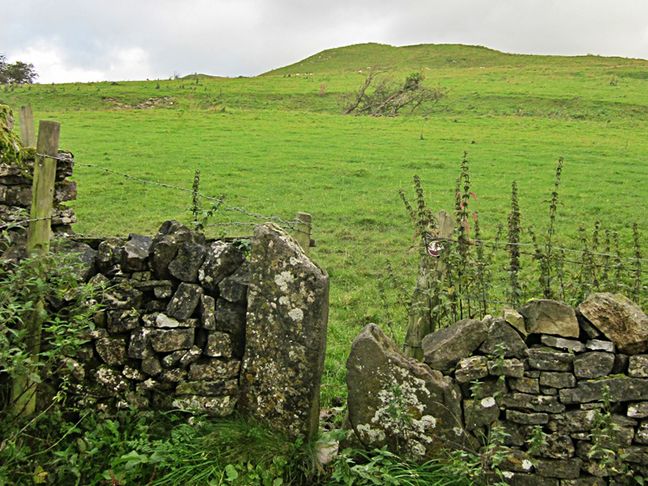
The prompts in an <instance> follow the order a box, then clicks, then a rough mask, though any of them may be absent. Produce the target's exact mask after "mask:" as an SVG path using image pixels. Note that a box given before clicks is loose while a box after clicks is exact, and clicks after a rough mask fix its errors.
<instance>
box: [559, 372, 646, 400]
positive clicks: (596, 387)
mask: <svg viewBox="0 0 648 486" xmlns="http://www.w3.org/2000/svg"><path fill="white" fill-rule="evenodd" d="M606 389H607V390H609V397H610V401H612V402H628V401H633V402H634V401H641V400H648V380H647V379H641V378H630V377H625V376H621V377H618V376H617V377H610V378H602V379H598V380H588V381H581V382H579V383H578V385H577V386H576V388H566V389H563V390H560V401H561V402H563V403H566V404H571V403H587V402H596V401H601V400H602V397H603V393H604V390H606Z"/></svg>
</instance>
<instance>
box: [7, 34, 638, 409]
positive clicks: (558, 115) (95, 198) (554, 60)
mask: <svg viewBox="0 0 648 486" xmlns="http://www.w3.org/2000/svg"><path fill="white" fill-rule="evenodd" d="M363 66H365V68H366V67H367V66H380V67H381V68H382V69H386V70H388V71H389V72H388V73H386V74H385V75H390V76H393V77H394V78H395V79H401V78H402V76H403V74H406V73H408V72H411V71H412V70H418V69H421V68H422V69H423V71H424V72H425V74H426V76H427V81H426V82H427V83H429V84H430V85H434V86H436V85H438V86H441V87H443V88H444V89H446V90H447V96H446V98H444V99H443V100H442V101H441V102H439V103H438V104H436V105H433V106H431V107H426V108H425V109H424V110H422V111H421V112H420V114H418V115H416V116H403V117H400V118H392V119H381V118H362V117H350V116H343V115H341V106H342V102H343V101H342V100H343V97H344V95H346V94H348V93H350V92H352V91H354V90H355V89H357V87H358V86H359V85H360V83H361V82H362V80H363V79H364V75H365V74H362V73H358V72H357V71H358V70H360V69H364V68H363ZM647 83H648V63H647V62H646V61H641V60H627V59H619V58H601V57H594V56H584V57H576V58H569V57H551V56H521V55H510V54H503V53H499V52H497V51H493V50H490V49H486V48H482V47H470V46H457V45H449V46H442V45H427V46H410V47H402V48H396V47H391V46H384V45H378V44H363V45H359V46H350V47H346V48H340V49H332V50H328V51H324V52H322V53H320V54H317V55H315V56H312V57H311V58H308V59H306V60H304V61H302V62H301V63H297V64H295V65H292V66H288V67H286V68H281V69H278V70H275V71H271V72H270V73H266V74H264V75H262V76H259V77H256V78H237V79H231V78H212V77H206V76H198V77H194V78H186V79H178V80H168V81H155V80H154V81H140V82H119V83H88V84H61V85H34V86H21V87H15V88H6V89H4V91H0V101H2V102H5V103H8V104H9V105H10V106H11V107H13V108H14V109H17V108H18V107H19V106H20V105H22V104H26V103H31V104H32V105H33V107H34V109H35V112H36V117H37V118H38V119H46V118H50V119H51V118H53V119H57V120H59V121H61V123H62V141H61V143H62V146H63V147H66V148H68V149H70V150H72V151H73V152H74V153H75V155H76V158H77V161H78V162H79V165H78V166H77V168H76V170H75V177H76V179H77V180H78V182H79V197H78V200H77V201H76V202H75V203H74V206H75V209H76V211H77V214H78V217H79V223H78V224H77V226H76V230H77V231H79V232H81V233H90V234H102V235H109V234H122V235H123V234H126V233H128V232H144V233H151V232H153V231H155V230H156V229H157V227H158V226H159V224H160V223H161V222H162V221H163V220H165V219H171V218H175V219H181V220H184V221H188V219H189V216H190V215H189V212H188V210H187V209H188V207H189V206H190V196H189V195H188V194H187V193H183V192H179V191H171V190H166V189H163V188H160V187H155V186H142V185H140V184H138V183H137V182H135V181H133V180H127V179H124V178H122V177H119V176H116V175H114V174H109V173H105V172H103V171H102V170H101V169H98V168H92V167H86V166H84V165H83V164H93V165H97V166H99V167H105V168H108V169H111V170H115V171H119V172H126V173H128V174H132V175H134V176H137V177H141V178H150V179H155V180H158V181H160V182H164V183H169V184H175V185H180V186H183V187H186V188H190V187H191V181H192V178H193V172H194V169H195V168H200V169H201V172H202V190H203V191H204V192H205V193H208V194H221V193H224V194H226V196H227V204H228V205H230V206H236V207H244V208H247V209H248V210H250V211H255V212H259V213H263V214H267V215H277V216H280V217H282V218H284V219H291V218H292V217H293V215H294V214H295V213H296V212H297V211H308V212H311V213H312V214H313V216H314V224H315V230H314V231H315V232H314V238H315V239H316V241H317V247H316V248H314V249H313V255H314V258H315V259H316V260H318V261H319V262H320V263H321V264H322V265H323V266H324V267H325V268H326V269H327V270H328V272H329V273H330V276H331V313H330V331H329V333H330V335H329V340H328V346H329V348H328V357H327V362H326V376H325V379H324V385H323V396H324V400H325V401H326V400H329V399H330V398H331V397H333V396H336V395H342V394H344V389H345V387H344V376H345V372H344V363H345V360H346V356H347V355H348V351H349V346H350V342H351V340H352V338H353V336H354V335H355V334H357V332H358V331H359V330H360V328H361V327H362V326H363V325H365V324H366V323H368V322H377V323H379V324H381V323H384V322H385V321H386V320H387V319H388V316H387V312H386V309H385V307H384V306H383V305H382V304H381V297H380V293H379V291H378V282H379V281H380V280H381V279H382V278H383V277H384V275H385V268H386V266H387V264H388V263H391V264H392V265H393V266H394V268H395V269H396V276H397V277H398V278H400V279H401V280H402V281H403V282H405V284H406V285H407V286H408V287H409V286H411V285H413V283H414V271H415V262H414V259H415V258H414V257H415V255H414V252H413V251H412V250H411V246H412V230H411V227H410V225H409V222H408V221H407V218H406V214H405V211H404V210H403V207H402V204H401V202H400V201H399V198H398V189H400V188H404V189H410V181H411V177H412V175H414V174H419V175H420V176H421V178H422V179H423V182H424V184H425V187H426V189H427V191H428V198H429V201H430V205H431V206H433V207H438V208H439V209H441V208H445V209H451V208H452V207H453V188H454V181H455V178H456V177H457V175H458V163H459V160H460V158H461V156H462V154H463V152H464V151H468V152H469V157H470V159H471V161H472V180H473V184H474V190H475V192H476V193H477V195H478V197H479V199H478V201H477V209H479V212H480V218H481V221H482V227H483V228H484V229H485V231H486V233H487V235H488V236H490V237H492V236H493V234H494V232H495V226H496V224H498V223H504V224H505V223H506V214H507V211H508V205H509V192H510V184H511V182H512V181H513V180H517V181H518V185H519V188H520V193H521V199H522V200H521V206H522V211H523V225H525V227H526V226H528V225H530V224H533V225H535V226H536V228H537V229H538V230H540V229H542V227H543V226H544V223H545V221H546V219H547V218H546V215H547V203H546V201H547V200H548V198H549V194H550V191H551V185H552V173H553V169H554V167H555V161H556V159H557V158H558V157H559V156H563V157H565V159H566V165H565V170H564V180H563V185H562V187H561V197H562V203H561V206H560V208H559V217H558V223H557V224H558V227H559V232H561V233H563V234H565V235H566V236H565V237H563V243H564V244H565V245H569V246H572V247H580V239H579V236H578V227H579V226H580V225H585V226H587V227H589V228H591V227H592V225H593V223H594V221H595V220H598V219H600V220H602V221H603V222H604V223H605V224H607V225H608V226H610V227H612V228H613V229H616V230H618V231H620V233H621V238H622V243H623V244H624V245H625V246H626V248H627V247H628V242H629V241H630V233H629V229H628V226H629V222H632V221H638V223H639V227H640V230H641V231H642V232H643V235H645V234H646V233H648V220H646V218H645V217H643V213H644V212H645V210H646V197H647V195H648V161H647V156H646V154H647V153H648V141H647V139H646V137H645V134H646V132H647V131H648V90H647V89H646V88H648V84H647ZM151 99H153V100H155V103H153V105H152V108H148V109H139V108H137V107H138V106H144V105H142V103H145V102H146V101H147V100H151ZM216 221H218V222H230V223H241V222H242V223H251V222H253V221H255V219H254V218H249V217H246V216H244V215H242V214H240V213H236V212H227V213H223V214H222V215H221V216H219V218H217V220H216ZM221 230H224V231H227V233H228V234H248V233H249V231H250V227H249V226H245V225H232V226H223V227H212V228H210V231H212V232H213V233H214V234H216V233H217V232H219V231H221ZM644 244H645V236H644ZM496 284H497V285H501V284H502V282H496ZM388 294H389V295H388V297H389V298H394V295H395V294H394V289H393V288H390V289H389V290H388ZM497 305H498V304H497V303H496V302H495V303H494V308H496V307H497ZM396 319H397V322H398V324H397V326H396V329H395V333H396V334H397V335H401V334H402V332H403V329H404V325H405V315H404V313H403V312H402V311H399V312H397V314H396Z"/></svg>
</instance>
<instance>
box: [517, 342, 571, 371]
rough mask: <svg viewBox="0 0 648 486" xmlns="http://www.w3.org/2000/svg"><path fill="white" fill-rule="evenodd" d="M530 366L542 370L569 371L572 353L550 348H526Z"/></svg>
mask: <svg viewBox="0 0 648 486" xmlns="http://www.w3.org/2000/svg"><path fill="white" fill-rule="evenodd" d="M527 356H528V363H529V366H531V368H535V369H537V370H544V371H571V369H572V362H573V361H574V355H573V354H569V353H561V352H558V351H556V350H553V349H550V348H530V349H528V350H527Z"/></svg>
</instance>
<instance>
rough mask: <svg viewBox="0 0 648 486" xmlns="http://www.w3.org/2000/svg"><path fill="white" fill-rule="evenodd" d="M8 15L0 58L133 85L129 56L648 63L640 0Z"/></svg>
mask: <svg viewBox="0 0 648 486" xmlns="http://www.w3.org/2000/svg"><path fill="white" fill-rule="evenodd" d="M9 2H10V3H11V8H9V6H8V5H6V6H3V5H2V4H4V3H7V4H9ZM0 11H3V17H4V18H3V21H2V24H3V26H2V29H0V52H2V53H5V54H7V55H9V56H11V55H12V53H21V52H26V50H27V49H28V48H33V49H32V51H29V52H35V51H34V49H36V48H38V49H41V50H42V49H44V46H50V47H52V48H53V49H54V48H55V49H56V50H57V51H56V52H58V53H59V58H60V59H61V62H60V63H61V66H68V67H69V68H70V69H77V70H84V69H85V70H87V71H92V72H93V73H95V72H102V73H104V76H107V75H109V74H110V73H113V74H116V75H123V76H128V73H127V72H124V70H126V71H128V69H130V67H129V66H130V64H128V62H127V61H124V60H123V59H122V58H123V57H124V55H123V53H124V52H127V53H133V52H136V53H142V59H144V58H145V61H144V60H142V61H141V62H140V64H141V66H140V67H141V69H140V70H138V72H137V73H136V74H137V76H141V75H142V71H146V76H147V77H151V78H154V77H167V76H169V75H170V74H171V73H173V72H174V71H177V72H180V73H189V72H194V71H198V72H206V73H210V74H223V75H238V74H244V75H250V74H257V73H260V72H263V71H266V70H269V69H272V68H274V67H278V66H281V65H285V64H289V63H291V62H294V61H297V60H299V59H301V58H303V57H306V56H308V55H311V54H314V53H315V52H317V51H319V50H322V49H326V48H330V47H335V46H341V45H346V44H350V43H357V42H369V41H372V42H384V43H390V44H395V45H405V44H415V43H427V42H433V43H441V42H455V43H467V44H480V45H486V46H488V47H493V48H496V49H500V50H505V51H508V52H529V53H547V54H586V53H595V54H603V55H623V56H632V57H648V4H647V3H645V2H643V1H642V0H617V1H615V2H614V4H612V2H609V1H607V0H562V1H558V0H489V1H487V0H452V1H450V0H447V1H443V2H441V1H433V0H400V1H381V0H357V1H350V0H327V1H325V2H313V1H305V0H185V1H173V0H157V1H154V0H128V1H126V0H112V1H107V0H99V1H84V2H81V1H72V0H58V1H56V2H52V1H49V0H21V1H20V2H15V1H13V0H0ZM34 46H37V47H34ZM120 56H121V58H120ZM131 57H132V56H131ZM126 58H128V55H126ZM120 59H121V60H120ZM137 59H139V58H137ZM25 60H26V61H29V59H25ZM131 61H132V60H131ZM120 62H121V63H123V66H121V67H120V64H119V63H120ZM132 62H134V61H132ZM110 66H113V70H112V71H111V69H110ZM115 66H116V67H115ZM36 67H37V69H38V66H36ZM43 81H50V80H49V79H43ZM51 81H56V79H51Z"/></svg>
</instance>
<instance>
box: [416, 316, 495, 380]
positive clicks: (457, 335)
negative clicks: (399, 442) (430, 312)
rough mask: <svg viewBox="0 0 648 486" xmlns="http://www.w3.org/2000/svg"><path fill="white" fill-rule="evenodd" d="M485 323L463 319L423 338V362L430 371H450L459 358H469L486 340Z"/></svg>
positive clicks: (486, 330)
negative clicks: (428, 366)
mask: <svg viewBox="0 0 648 486" xmlns="http://www.w3.org/2000/svg"><path fill="white" fill-rule="evenodd" d="M487 334H488V329H487V327H486V323H485V322H482V321H478V320H475V319H464V320H463V321H459V322H457V323H455V324H452V325H450V326H448V327H446V328H443V329H440V330H438V331H436V332H433V333H432V334H428V335H427V336H425V337H424V338H423V341H422V343H421V347H422V348H423V354H424V360H425V362H426V363H427V364H428V365H430V367H431V368H432V369H435V370H439V371H442V372H447V371H450V369H451V368H452V367H454V366H455V365H456V364H457V362H458V361H459V360H460V359H461V358H467V357H469V356H470V355H471V354H472V352H473V351H475V350H476V349H477V348H478V347H479V346H481V344H482V343H483V342H484V341H485V340H486V336H487Z"/></svg>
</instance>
